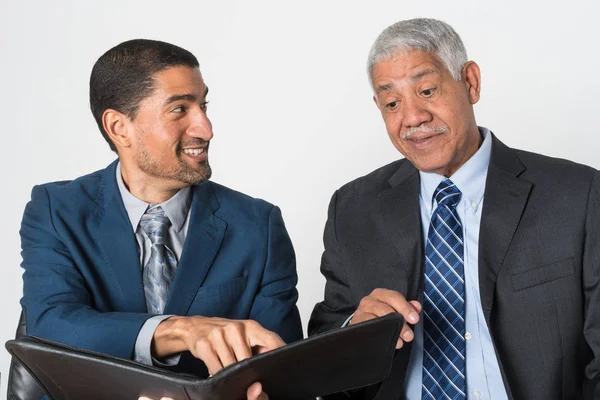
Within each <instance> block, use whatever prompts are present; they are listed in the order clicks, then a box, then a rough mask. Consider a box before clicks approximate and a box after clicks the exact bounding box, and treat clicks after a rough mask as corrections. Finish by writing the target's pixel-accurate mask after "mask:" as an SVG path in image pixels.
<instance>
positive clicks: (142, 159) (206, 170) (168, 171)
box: [136, 147, 212, 185]
mask: <svg viewBox="0 0 600 400" xmlns="http://www.w3.org/2000/svg"><path fill="white" fill-rule="evenodd" d="M182 157H183V152H182V151H181V150H180V149H178V150H177V161H178V163H177V165H168V164H165V163H161V162H160V161H159V160H157V159H156V157H154V156H153V155H152V154H150V153H148V152H147V151H146V149H145V148H144V147H142V149H141V150H140V151H139V152H138V154H137V155H136V162H137V165H138V167H139V168H140V170H141V171H142V172H144V173H145V174H147V175H149V176H152V177H154V178H160V179H170V180H176V181H179V182H183V183H185V184H187V185H198V184H200V183H202V182H206V181H207V180H209V179H210V177H211V175H212V170H211V168H210V164H209V163H208V160H206V161H203V162H201V163H199V164H198V166H197V167H192V166H191V165H190V164H188V163H187V162H185V161H184V160H183V158H182Z"/></svg>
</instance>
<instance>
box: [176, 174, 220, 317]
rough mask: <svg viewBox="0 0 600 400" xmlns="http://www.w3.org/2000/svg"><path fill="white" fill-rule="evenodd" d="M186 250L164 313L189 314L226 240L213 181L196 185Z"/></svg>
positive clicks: (184, 248) (184, 247)
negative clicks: (217, 214) (222, 243)
mask: <svg viewBox="0 0 600 400" xmlns="http://www.w3.org/2000/svg"><path fill="white" fill-rule="evenodd" d="M192 189H193V197H192V206H191V207H192V209H191V215H190V220H189V224H188V231H187V234H186V239H185V243H184V246H183V252H182V254H181V259H180V260H179V265H178V266H177V274H176V276H175V281H174V282H173V286H172V287H171V290H170V294H169V300H168V301H167V305H166V307H165V314H176V315H186V314H187V311H188V309H189V307H190V305H191V303H192V300H193V299H194V296H195V295H196V293H197V292H198V289H199V288H200V286H201V285H202V282H204V278H205V277H206V274H207V272H208V270H209V269H210V267H211V265H212V263H213V260H214V258H215V256H216V255H217V252H218V250H219V248H220V246H221V242H222V241H223V236H224V235H225V230H226V228H227V223H226V222H225V221H223V220H222V219H220V218H218V217H217V216H216V215H214V213H215V211H217V209H218V208H219V202H218V201H217V198H216V196H215V194H214V191H213V188H212V186H211V183H210V182H206V183H203V184H201V185H197V186H193V188H192Z"/></svg>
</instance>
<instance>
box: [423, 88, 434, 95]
mask: <svg viewBox="0 0 600 400" xmlns="http://www.w3.org/2000/svg"><path fill="white" fill-rule="evenodd" d="M434 93H435V88H429V89H425V90H423V91H421V94H422V95H423V96H425V97H431V96H432V95H433V94H434Z"/></svg>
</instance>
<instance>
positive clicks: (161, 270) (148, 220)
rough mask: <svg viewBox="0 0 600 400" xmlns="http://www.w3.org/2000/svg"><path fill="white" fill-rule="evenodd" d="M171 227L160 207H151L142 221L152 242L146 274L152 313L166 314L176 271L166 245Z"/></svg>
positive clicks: (148, 305) (146, 292)
mask: <svg viewBox="0 0 600 400" xmlns="http://www.w3.org/2000/svg"><path fill="white" fill-rule="evenodd" d="M170 225H171V221H169V218H168V217H166V216H165V212H164V210H163V209H162V208H161V207H160V206H150V207H148V209H147V210H146V213H145V214H144V215H143V216H142V219H141V220H140V226H141V227H142V229H143V230H144V232H146V234H147V235H148V237H149V238H150V242H152V250H151V251H150V259H149V260H148V262H147V263H146V265H145V266H144V273H143V281H144V294H145V295H146V307H147V308H148V312H149V313H150V314H162V313H163V311H164V309H165V304H166V303H167V298H168V297H169V290H170V289H171V284H172V283H173V277H174V276H175V270H176V269H177V259H176V258H175V255H174V254H173V252H172V251H171V249H169V247H167V245H166V239H167V235H168V229H169V226H170Z"/></svg>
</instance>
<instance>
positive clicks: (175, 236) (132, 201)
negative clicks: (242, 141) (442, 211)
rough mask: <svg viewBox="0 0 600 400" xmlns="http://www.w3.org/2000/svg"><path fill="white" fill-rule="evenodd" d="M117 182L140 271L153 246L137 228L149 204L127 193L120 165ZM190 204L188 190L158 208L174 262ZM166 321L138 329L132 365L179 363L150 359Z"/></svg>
mask: <svg viewBox="0 0 600 400" xmlns="http://www.w3.org/2000/svg"><path fill="white" fill-rule="evenodd" d="M116 178H117V186H118V187H119V192H120V194H121V198H122V199H123V204H124V205H125V210H126V211H127V216H128V217H129V221H130V222H131V227H132V229H133V232H134V233H135V239H136V241H137V249H138V254H139V255H140V267H141V268H143V266H144V265H146V263H147V262H148V260H149V259H150V253H151V249H152V242H151V241H150V238H149V237H148V235H147V234H146V232H144V230H143V229H142V228H141V227H140V226H139V225H140V220H141V219H142V216H143V215H144V213H145V212H146V209H147V208H148V206H150V205H151V204H150V203H146V202H145V201H143V200H141V199H138V198H137V197H135V196H134V195H132V194H131V192H130V191H129V190H128V189H127V187H126V186H125V183H124V182H123V177H122V176H121V164H120V163H119V164H118V165H117V172H116ZM191 204H192V191H191V189H190V188H189V187H187V188H184V189H181V190H179V191H178V192H177V193H176V194H175V195H174V196H173V197H171V198H170V199H168V200H167V201H165V202H163V203H160V204H159V205H160V206H161V207H162V209H163V210H164V211H165V215H166V216H167V217H168V218H169V221H171V226H169V230H168V235H167V240H168V243H167V245H168V246H169V248H170V249H171V250H172V251H173V253H175V257H176V258H177V260H179V259H180V258H181V253H182V252H183V244H184V243H185V237H186V235H187V230H188V225H189V219H190V208H191ZM169 317H171V315H157V316H154V317H152V318H149V319H148V320H146V322H145V323H144V325H142V329H140V332H139V333H138V337H137V339H136V341H135V350H134V359H135V361H137V362H140V363H143V364H147V365H153V364H156V365H176V364H177V363H179V358H180V356H181V355H180V353H178V354H174V355H172V356H170V357H167V358H166V359H165V360H163V361H164V362H161V361H159V360H157V359H155V358H153V357H152V354H151V344H152V337H153V336H154V331H156V328H157V327H158V325H159V324H160V323H161V322H162V321H163V320H165V319H167V318H169Z"/></svg>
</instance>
